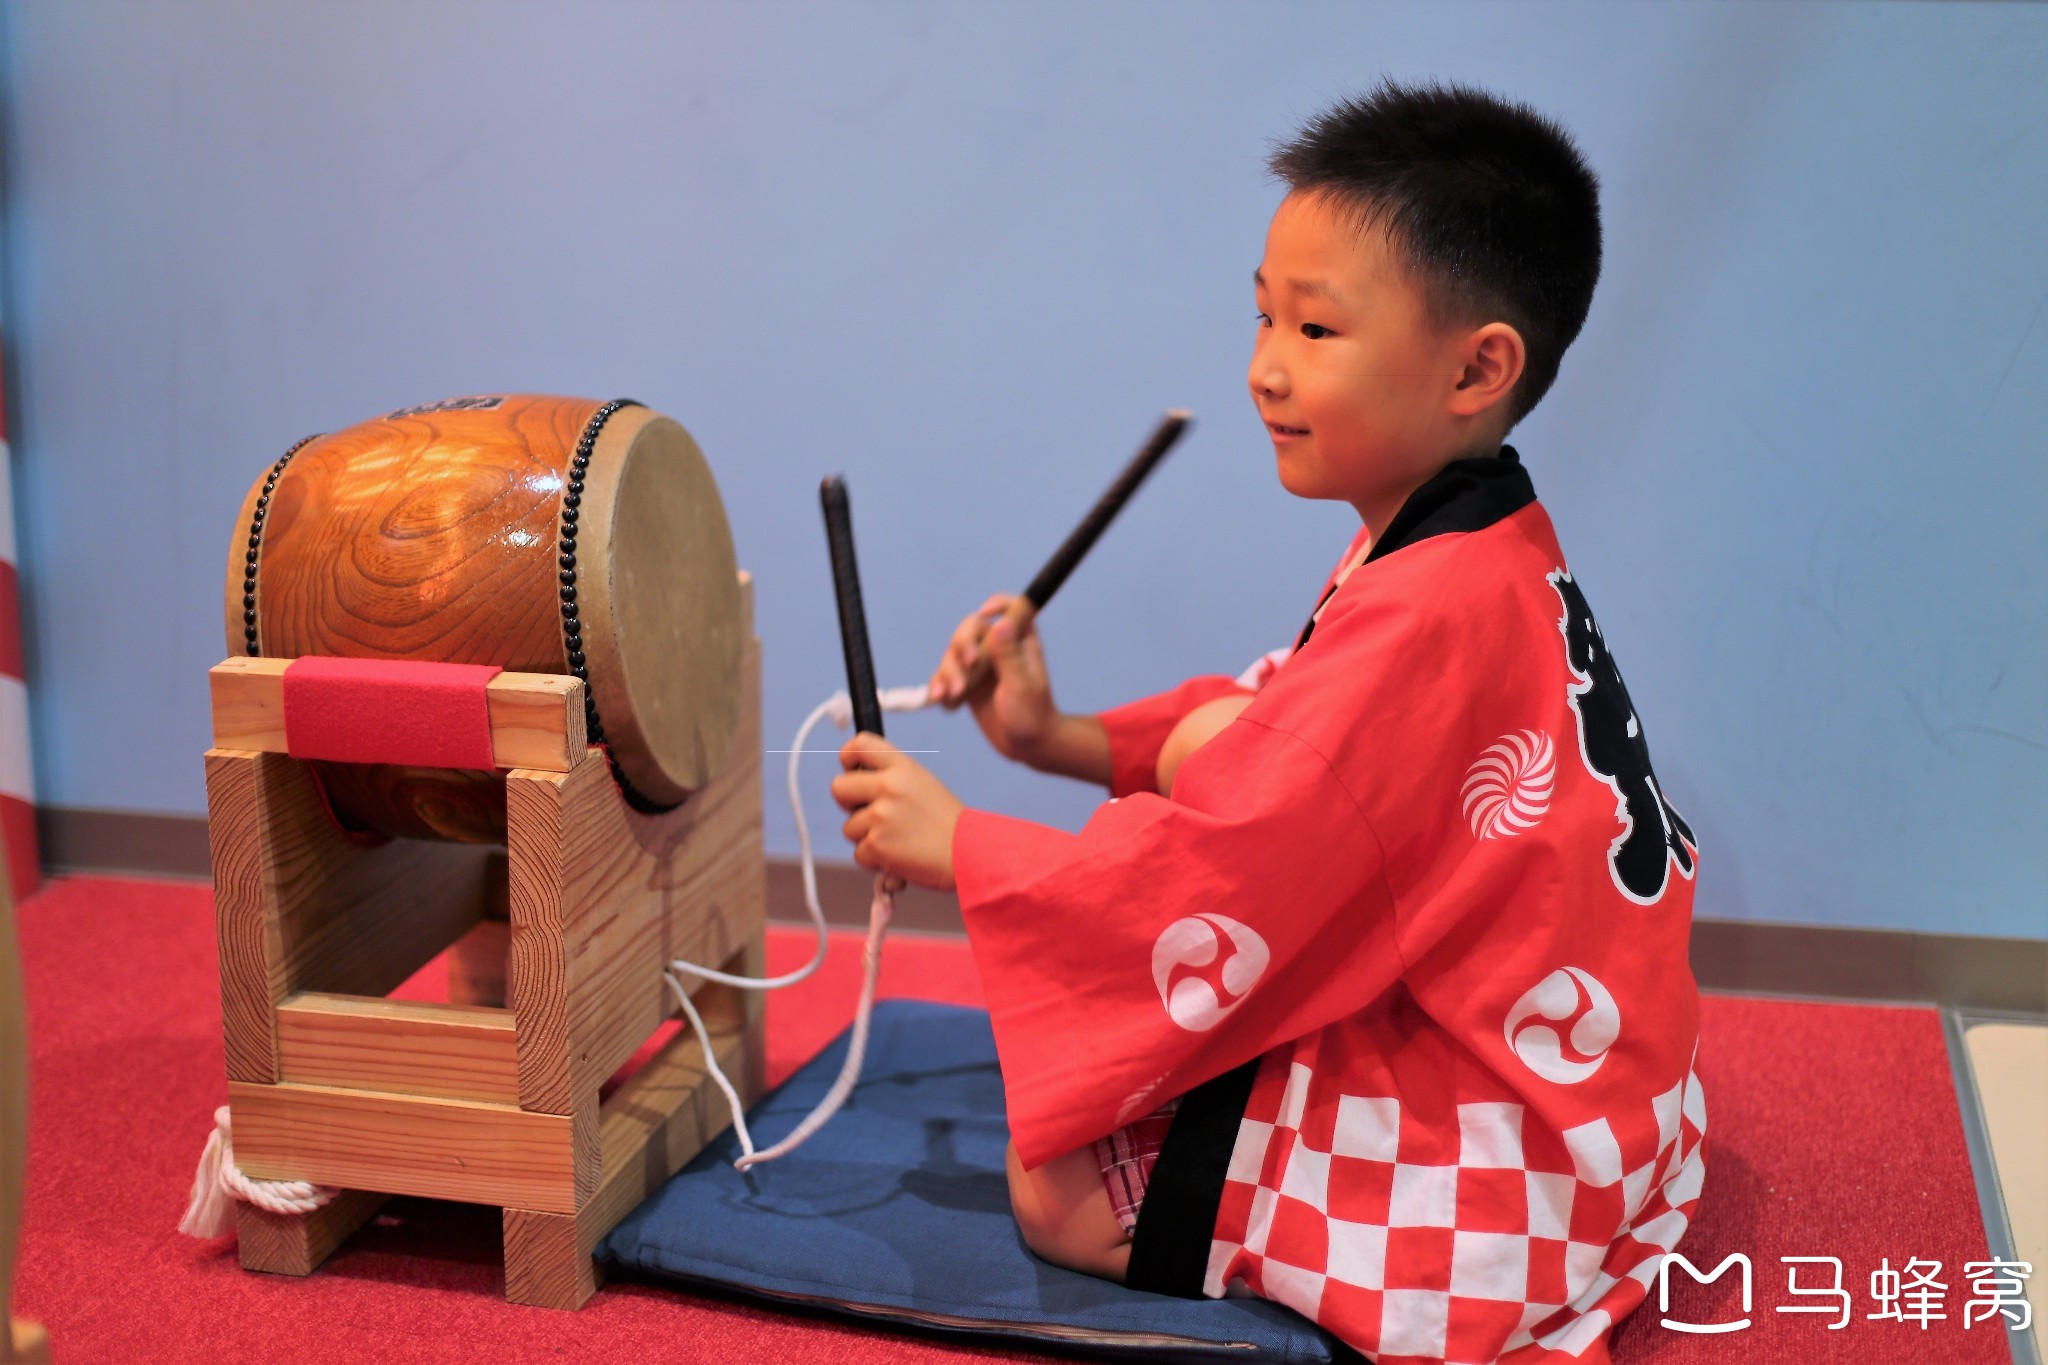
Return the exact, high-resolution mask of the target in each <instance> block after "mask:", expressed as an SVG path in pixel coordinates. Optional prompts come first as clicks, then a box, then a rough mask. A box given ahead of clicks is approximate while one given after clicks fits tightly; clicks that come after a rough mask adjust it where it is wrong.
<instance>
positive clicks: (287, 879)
mask: <svg viewBox="0 0 2048 1365" xmlns="http://www.w3.org/2000/svg"><path fill="white" fill-rule="evenodd" d="M742 600H743V621H744V623H745V630H744V634H743V638H744V639H745V640H746V642H747V644H746V649H745V651H744V654H745V661H744V665H743V676H742V688H741V696H742V704H741V713H740V723H739V728H738V731H737V733H736V734H735V736H734V739H733V743H732V749H731V752H730V754H729V756H728V757H727V759H726V761H725V764H724V767H723V768H722V769H721V770H720V771H719V772H718V774H717V775H716V777H715V778H714V779H713V780H712V782H711V783H710V784H709V785H708V786H707V787H705V788H703V789H702V790H699V791H698V792H696V793H695V794H694V795H693V796H691V798H690V799H689V800H688V801H686V802H685V803H684V804H683V805H681V806H680V807H678V808H676V809H674V810H672V811H668V812H666V813H663V814H658V815H645V814H641V813H640V812H638V811H636V810H634V809H633V808H632V807H630V806H629V805H628V804H627V803H626V801H625V799H624V798H623V797H622V796H621V794H620V791H619V788H618V785H617V784H616V783H615V782H614V781H613V779H612V775H611V773H610V771H609V769H608V765H607V763H606V761H605V757H604V754H603V752H602V751H601V750H599V749H597V748H594V747H590V746H588V745H586V744H585V742H584V707H583V684H582V683H581V682H579V681H578V680H577V679H575V678H573V677H565V676H556V675H552V674H531V673H527V674H514V673H507V674H500V675H498V677H497V678H495V679H494V680H493V681H492V682H491V684H490V687H489V691H488V701H489V709H490V719H491V732H492V744H493V750H494V754H495V756H496V758H497V760H498V766H499V768H500V769H501V770H502V771H503V772H504V776H505V794H506V831H507V832H506V845H505V848H504V849H502V850H499V849H496V848H493V847H489V846H478V845H463V844H446V843H434V842H428V841H424V840H415V839H393V840H389V841H387V842H384V843H382V844H379V845H375V846H370V845H366V844H364V843H362V842H359V841H357V840H354V839H351V838H350V837H349V836H348V835H347V834H345V833H344V832H343V831H342V830H341V829H339V828H338V827H337V826H336V824H335V823H334V821H333V819H332V818H331V817H330V816H329V815H328V813H327V812H326V810H325V809H324V808H323V805H322V803H321V800H320V796H319V792H318V790H317V789H316V787H315V786H314V783H313V780H312V777H311V775H310V773H309V771H308V766H307V764H305V763H304V762H302V761H300V760H298V759H295V758H292V757H290V756H289V753H288V752H287V750H286V743H285V736H284V728H283V704H282V682H281V675H282V673H283V670H284V668H285V666H286V664H287V663H288V662H289V661H288V660H283V659H264V658H242V659H230V660H228V661H227V662H225V663H222V664H220V665H218V666H216V667H215V668H214V669H213V670H212V676H211V681H212V698H213V727H214V730H213V732H214V747H213V748H212V749H210V750H208V751H207V755H206V797H207V816H208V824H209V831H210V838H211V842H212V852H213V880H214V898H215V905H216V912H217V916H218V927H219V937H220V977H221V1012H222V1016H223V1025H224V1031H225V1037H226V1046H227V1071H228V1094H229V1104H230V1106H231V1108H232V1111H233V1131H234V1149H235V1160H236V1164H237V1165H239V1166H240V1167H241V1169H242V1170H243V1171H244V1172H245V1173H246V1174H247V1175H249V1176H250V1177H252V1178H255V1179H265V1180H305V1181H311V1182H314V1183H317V1184H322V1185H329V1186H334V1187H337V1188H339V1189H341V1190H342V1191H343V1193H342V1194H341V1195H340V1196H339V1197H338V1198H336V1199H335V1200H334V1201H333V1202H332V1203H329V1204H327V1205H326V1206H325V1207H323V1208H320V1209H318V1210H315V1211H314V1212H312V1213H308V1214H302V1215H295V1216H286V1215H279V1214H274V1213H269V1212H266V1211H264V1210H261V1209H258V1208H255V1207H253V1206H251V1205H248V1204H238V1205H237V1206H236V1215H237V1224H236V1225H237V1230H238V1232H239V1234H240V1244H241V1245H240V1252H241V1263H242V1265H243V1267H244V1268H245V1269H250V1270H268V1271H275V1272H279V1273H283V1274H289V1275H306V1274H310V1273H311V1272H312V1271H313V1270H314V1268H315V1267H317V1266H318V1265H319V1264H320V1262H321V1261H322V1260H324V1259H325V1258H326V1257H327V1256H328V1255H329V1253H331V1252H332V1251H333V1250H334V1249H335V1248H336V1247H337V1246H339V1245H340V1244H341V1243H342V1242H343V1241H344V1240H345V1239H346V1238H347V1237H348V1236H349V1235H350V1234H351V1233H352V1232H354V1231H355V1230H356V1229H357V1228H359V1227H360V1226H362V1224H363V1223H364V1222H366V1221H367V1220H368V1219H369V1218H370V1217H371V1215H372V1214H374V1213H375V1212H376V1210H377V1208H378V1207H379V1206H380V1205H381V1204H382V1203H383V1202H384V1200H385V1199H386V1197H388V1196H390V1195H393V1194H407V1195H421V1196H426V1197H429V1198H436V1199H453V1200H460V1201H464V1202H468V1203H477V1204H491V1205H497V1206H499V1207H501V1208H503V1209H504V1230H505V1295H506V1297H507V1298H508V1299H510V1300H512V1301H513V1302H515V1303H522V1304H533V1305H539V1306H544V1307H554V1308H577V1307H580V1306H582V1304H583V1303H584V1302H585V1301H586V1300H588V1299H589V1298H590V1296H591V1295H592V1294H593V1293H595V1292H596V1289H597V1284H598V1274H599V1272H598V1270H597V1267H596V1265H595V1263H594V1262H593V1261H592V1259H591V1252H592V1249H593V1248H594V1247H595V1246H596V1244H597V1242H598V1241H599V1239H600V1238H602V1237H603V1235H604V1234H605V1233H606V1232H608V1231H609V1230H610V1229H611V1228H612V1226H613V1225H614V1224H616V1223H617V1222H618V1221H619V1219H620V1218H622V1217H624V1216H625V1215H626V1214H627V1213H628V1212H630V1211H631V1210H632V1209H633V1208H634V1207H635V1206H636V1205H638V1204H639V1203H640V1202H641V1201H642V1200H643V1199H644V1198H646V1197H647V1195H649V1194H650V1193H652V1192H653V1191H654V1190H655V1189H657V1188H658V1187H659V1186H660V1185H661V1184H662V1183H663V1182H664V1181H666V1180H667V1179H668V1178H669V1177H670V1176H671V1175H673V1174H674V1173H675V1172H676V1171H677V1170H678V1169H679V1168H680V1167H681V1166H682V1165H683V1164H684V1163H685V1162H687V1161H688V1160H689V1159H690V1158H691V1157H692V1156H694V1155H696V1153H697V1152H698V1151H699V1150H700V1149H701V1148H702V1147H703V1146H704V1144H705V1143H706V1142H707V1141H709V1140H710V1139H711V1138H712V1137H714V1136H716V1135H717V1134H718V1133H719V1132H720V1131H722V1130H723V1128H724V1127H725V1125H726V1124H727V1122H728V1121H729V1115H728V1113H727V1110H726V1102H725V1100H724V1098H723V1097H722V1096H721V1095H720V1094H719V1093H718V1091H717V1089H716V1088H715V1087H712V1086H709V1085H706V1084H704V1081H705V1079H706V1072H705V1068H704V1058H703V1049H702V1046H701V1045H700V1044H699V1043H698V1041H697V1039H696V1038H695V1037H694V1036H693V1034H692V1033H691V1031H690V1030H689V1029H687V1028H684V1029H682V1030H680V1031H678V1032H677V1033H676V1034H675V1036H674V1037H673V1038H672V1039H670V1040H669V1041H668V1042H667V1043H666V1044H665V1045H664V1046H663V1047H662V1048H661V1049H660V1050H659V1051H658V1052H657V1053H656V1054H655V1055H654V1056H653V1058H652V1059H651V1060H649V1061H648V1062H646V1064H645V1065H643V1066H642V1067H640V1069H639V1070H637V1071H635V1072H634V1073H633V1074H632V1075H631V1076H630V1077H628V1078H627V1079H626V1080H625V1081H624V1082H623V1083H622V1084H620V1085H619V1086H618V1088H617V1089H616V1090H615V1091H613V1092H612V1093H610V1094H609V1095H606V1096H601V1095H600V1087H601V1086H603V1085H605V1083H606V1082H607V1081H608V1080H609V1079H610V1078H611V1077H612V1076H613V1074H614V1073H615V1072H617V1071H618V1070H619V1069H620V1067H621V1066H622V1065H623V1064H625V1063H626V1062H627V1061H628V1060H629V1059H631V1058H632V1057H634V1055H635V1054H636V1052H638V1051H639V1050H640V1049H641V1047H642V1045H643V1044H645V1043H646V1042H647V1040H648V1038H649V1037H650V1035H651V1034H653V1033H654V1031H655V1030H656V1029H657V1028H658V1027H659V1026H660V1025H661V1024H662V1023H663V1021H665V1020H666V1019H668V1018H669V1017H670V1015H671V1014H672V1012H673V1011H674V1008H675V1006H674V997H673V995H672V994H671V993H670V992H669V989H668V987H667V985H666V983H665V982H664V981H663V979H662V974H663V970H664V968H665V967H666V966H667V964H668V962H669V961H670V959H672V958H678V957H680V958H684V959H687V960H689V961H692V962H707V963H719V964H723V965H724V968H725V970H727V971H732V972H743V973H746V974H748V975H759V974H760V972H761V970H762V966H763V960H762V946H761V942H762V940H761V935H762V926H763V923H764V920H765V908H766V907H765V900H766V888H765V881H764V872H763V862H762V843H761V837H762V833H761V752H762V751H761V739H760V735H761V710H760V705H761V703H760V696H761V671H760V667H761V666H760V642H759V641H758V640H756V639H754V636H753V612H752V593H751V591H750V585H749V584H747V583H746V581H745V575H744V574H743V575H742ZM451 944H453V945H455V951H454V952H452V953H451V955H450V973H449V978H450V988H451V994H453V995H456V996H457V997H459V999H460V1001H461V1003H446V1004H444V1003H426V1002H416V1001H400V1000H390V999H386V998H385V996H386V994H387V993H388V992H389V991H390V990H391V989H392V988H393V987H395V986H397V985H398V984H399V983H400V982H402V981H404V980H405V979H406V978H407V977H409V976H411V975H412V974H413V973H414V972H415V971H417V970H418V969H419V968H420V967H421V966H423V965H424V964H425V963H426V962H428V961H429V960H430V959H431V958H433V957H434V956H435V954H437V953H439V952H440V951H442V950H443V949H444V948H448V947H449V946H450V945H451ZM695 994H696V1000H697V1003H698V1005H699V1009H700V1011H701V1012H702V1013H703V1015H704V1017H705V1022H706V1024H707V1025H708V1026H709V1030H710V1032H711V1035H712V1039H713V1045H714V1046H715V1047H716V1049H717V1055H718V1059H719V1062H720V1064H721V1065H722V1066H723V1067H724V1068H725V1069H726V1071H727V1072H728V1074H729V1075H731V1076H732V1077H733V1078H734V1080H735V1083H736V1084H737V1085H738V1087H739V1089H740V1092H741V1094H742V1096H743V1097H744V1098H746V1099H748V1100H751V1099H753V1098H754V1097H756V1096H758V1094H759V1093H760V1089H761V1083H762V1030H761V1003H760V1002H761V997H760V995H759V994H758V993H754V992H739V991H734V990H731V989H730V988H725V987H719V986H705V987H702V988H701V989H700V990H699V991H698V992H696V993H695Z"/></svg>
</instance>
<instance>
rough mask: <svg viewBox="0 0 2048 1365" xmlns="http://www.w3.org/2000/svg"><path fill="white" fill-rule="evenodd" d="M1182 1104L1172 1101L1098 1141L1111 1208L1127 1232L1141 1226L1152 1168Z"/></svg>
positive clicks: (1099, 1158) (1103, 1177)
mask: <svg viewBox="0 0 2048 1365" xmlns="http://www.w3.org/2000/svg"><path fill="white" fill-rule="evenodd" d="M1179 1107H1180V1101H1179V1100H1177V1099H1176V1100H1168V1101H1167V1102H1166V1103H1165V1104H1162V1105H1160V1106H1159V1108H1157V1109H1155V1110H1153V1111H1152V1112H1151V1113H1149V1114H1147V1115H1146V1116H1145V1117H1143V1118H1141V1119H1136V1120H1133V1121H1132V1122H1130V1123H1128V1124H1126V1125H1125V1126H1123V1127H1122V1128H1119V1129H1117V1130H1116V1131H1115V1132H1114V1133H1111V1134H1110V1135H1109V1136H1108V1137H1106V1138H1101V1139H1098V1140H1097V1141H1096V1143H1095V1159H1096V1160H1097V1161H1099V1162H1101V1163H1102V1184H1103V1187H1104V1188H1105V1189H1107V1190H1108V1191H1109V1203H1110V1207H1111V1208H1113V1209H1115V1210H1116V1221H1117V1223H1118V1224H1119V1225H1120V1226H1122V1228H1123V1230H1124V1231H1125V1232H1126V1233H1128V1232H1130V1231H1131V1230H1132V1229H1133V1228H1135V1227H1137V1226H1138V1210H1139V1209H1140V1208H1142V1207H1143V1206H1144V1203H1145V1187H1146V1185H1148V1184H1150V1183H1151V1180H1152V1168H1153V1167H1154V1166H1156V1165H1157V1164H1158V1163H1159V1149H1160V1148H1161V1147H1162V1146H1164V1145H1165V1143H1166V1130H1167V1129H1168V1128H1171V1127H1172V1126H1173V1111H1174V1110H1176V1109H1178V1108H1179Z"/></svg>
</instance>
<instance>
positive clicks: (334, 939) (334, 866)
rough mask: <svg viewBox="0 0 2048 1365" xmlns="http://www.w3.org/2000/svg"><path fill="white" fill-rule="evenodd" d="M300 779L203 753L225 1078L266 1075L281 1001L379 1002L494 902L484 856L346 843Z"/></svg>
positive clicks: (271, 760) (274, 757)
mask: <svg viewBox="0 0 2048 1365" xmlns="http://www.w3.org/2000/svg"><path fill="white" fill-rule="evenodd" d="M600 766H601V765H600ZM305 769H306V765H304V764H302V763H300V762H298V761H297V760H296V759H292V758H287V757H285V756H284V755H282V754H258V753H244V752H240V751H235V750H226V749H211V750H208V751H207V755H206V793H207V821H208V837H209V840H210V842H211V844H212V849H213V873H214V914H215V922H216V926H217V929H218V933H219V939H220V963H221V1017H222V1026H223V1030H224V1032H225V1043H226V1050H227V1062H228V1076H229V1079H231V1080H237V1081H271V1080H276V1079H277V1078H278V1075H279V1071H278V1059H277V1034H276V1025H275V1012H276V1008H277V1006H278V1005H279V1004H280V1003H281V1002H282V1001H283V1000H284V999H285V997H286V996H288V995H291V994H292V993H293V992H295V991H326V992H332V993H335V994H341V995H379V996H380V995H385V994H387V993H389V992H390V990H391V988H392V987H394V986H396V985H398V983H399V982H401V981H403V980H405V979H406V978H407V977H408V976H410V975H412V974H413V973H414V972H415V971H417V970H419V968H420V967H421V966H423V965H424V964H425V963H426V962H427V961H428V960H429V959H430V958H432V957H433V956H434V955H435V954H436V953H438V952H440V951H441V950H442V949H443V948H445V947H446V946H447V945H448V944H449V943H451V942H453V941H454V940H455V939H456V938H457V937H458V936H459V935H460V934H461V933H462V932H463V931H464V930H465V929H467V928H468V927H469V926H470V925H472V924H475V923H476V922H478V921H479V920H481V919H482V918H483V917H484V915H485V914H486V912H487V910H488V908H489V906H490V904H491V902H492V900H493V899H494V898H495V897H494V890H493V882H492V875H491V872H492V868H491V864H492V862H493V857H492V852H493V851H492V850H490V849H487V848H481V847H470V846H461V845H450V844H439V843H429V842H423V841H415V840H405V839H395V840H392V841H391V842H389V843H386V844H383V845H381V846H377V847H366V846H363V845H361V844H358V843H354V842H351V841H350V840H349V839H348V838H347V837H346V836H345V835H343V834H342V833H341V831H339V830H338V829H336V828H335V826H334V823H333V821H332V820H330V819H329V818H328V816H327V813H326V811H325V810H323V809H322V808H321V805H320V799H319V795H318V793H317V792H316V791H315V790H314V788H313V785H312V782H311V780H310V779H309V777H308V776H307V773H306V771H305Z"/></svg>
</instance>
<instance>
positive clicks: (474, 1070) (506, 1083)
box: [277, 991, 519, 1105]
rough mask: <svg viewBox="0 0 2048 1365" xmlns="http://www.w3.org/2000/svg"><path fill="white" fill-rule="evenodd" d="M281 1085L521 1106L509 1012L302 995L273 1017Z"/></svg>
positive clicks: (288, 1001) (424, 1002) (289, 1000)
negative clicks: (289, 1084) (281, 1074)
mask: <svg viewBox="0 0 2048 1365" xmlns="http://www.w3.org/2000/svg"><path fill="white" fill-rule="evenodd" d="M277 1044H278V1062H279V1068H280V1070H281V1071H282V1073H283V1079H284V1080H286V1081H292V1082H298V1083H300V1084H305V1085H326V1086H340V1087H343V1088H345V1089H352V1090H389V1091H393V1092H395V1093H398V1094H406V1095H428V1096H435V1097H438V1098H441V1099H453V1100H482V1101H484V1102H486V1103H492V1104H514V1105H516V1104H518V1103H519V1052H518V1048H517V1046H516V1044H515V1040H514V1037H513V1024H512V1011H510V1010H507V1009H490V1008H486V1007H481V1006H476V1005H453V1004H443V1003H441V1002H439V1001H431V1000H374V999H369V998H366V997H363V996H356V995H326V994H321V993H318V992H310V991H302V992H300V993H299V994H297V995H293V996H290V997H289V998H287V999H286V1000H285V1002H284V1003H283V1004H282V1005H280V1006H278V1009H277Z"/></svg>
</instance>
